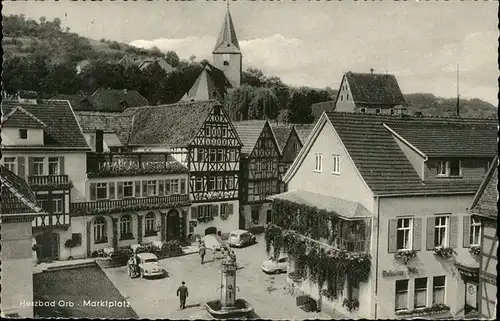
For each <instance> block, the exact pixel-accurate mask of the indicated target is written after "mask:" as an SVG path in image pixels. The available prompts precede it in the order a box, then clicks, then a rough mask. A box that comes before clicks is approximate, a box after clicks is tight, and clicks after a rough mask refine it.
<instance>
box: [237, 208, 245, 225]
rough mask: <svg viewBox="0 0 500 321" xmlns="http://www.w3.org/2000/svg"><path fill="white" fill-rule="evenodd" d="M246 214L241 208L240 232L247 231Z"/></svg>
mask: <svg viewBox="0 0 500 321" xmlns="http://www.w3.org/2000/svg"><path fill="white" fill-rule="evenodd" d="M245 225H246V224H245V212H244V211H243V208H240V215H239V224H238V228H239V229H240V230H244V229H245Z"/></svg>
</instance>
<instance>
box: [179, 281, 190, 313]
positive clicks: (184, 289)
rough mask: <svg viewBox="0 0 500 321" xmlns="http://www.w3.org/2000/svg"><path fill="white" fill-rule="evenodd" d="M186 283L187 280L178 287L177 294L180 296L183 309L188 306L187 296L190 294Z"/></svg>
mask: <svg viewBox="0 0 500 321" xmlns="http://www.w3.org/2000/svg"><path fill="white" fill-rule="evenodd" d="M185 284H186V282H184V281H182V285H181V286H180V287H179V288H178V289H177V296H178V297H179V301H180V309H181V310H184V309H185V308H186V298H187V297H188V296H189V293H188V288H187V287H186V285H185Z"/></svg>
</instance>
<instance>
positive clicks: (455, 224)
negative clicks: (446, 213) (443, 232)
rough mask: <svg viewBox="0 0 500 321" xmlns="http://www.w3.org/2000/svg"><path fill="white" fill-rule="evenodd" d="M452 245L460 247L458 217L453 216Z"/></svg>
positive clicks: (451, 227)
mask: <svg viewBox="0 0 500 321" xmlns="http://www.w3.org/2000/svg"><path fill="white" fill-rule="evenodd" d="M449 245H450V247H452V248H454V249H455V248H457V247H458V217H457V216H451V217H450V243H449Z"/></svg>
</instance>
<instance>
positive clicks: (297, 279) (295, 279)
mask: <svg viewBox="0 0 500 321" xmlns="http://www.w3.org/2000/svg"><path fill="white" fill-rule="evenodd" d="M288 277H289V278H290V280H292V281H293V282H295V283H301V282H302V281H304V277H303V276H302V275H299V274H298V273H297V272H296V271H294V272H290V273H288Z"/></svg>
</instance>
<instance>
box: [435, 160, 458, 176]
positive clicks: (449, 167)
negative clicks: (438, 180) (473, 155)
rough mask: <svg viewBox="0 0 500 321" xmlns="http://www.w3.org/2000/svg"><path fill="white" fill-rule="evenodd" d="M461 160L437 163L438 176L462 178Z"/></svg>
mask: <svg viewBox="0 0 500 321" xmlns="http://www.w3.org/2000/svg"><path fill="white" fill-rule="evenodd" d="M461 166H462V164H461V162H460V160H450V161H438V162H437V176H461V174H462V169H461Z"/></svg>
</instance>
